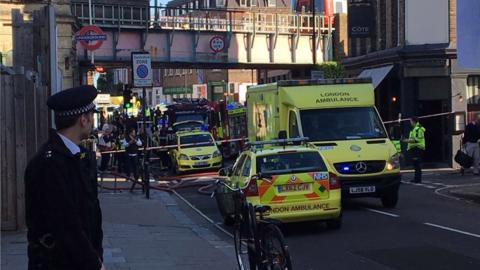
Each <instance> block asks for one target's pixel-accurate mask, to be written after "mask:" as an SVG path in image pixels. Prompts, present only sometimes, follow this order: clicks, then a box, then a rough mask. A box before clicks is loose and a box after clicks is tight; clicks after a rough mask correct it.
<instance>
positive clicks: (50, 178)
mask: <svg viewBox="0 0 480 270" xmlns="http://www.w3.org/2000/svg"><path fill="white" fill-rule="evenodd" d="M62 92H66V93H63V94H62ZM62 92H60V93H58V94H56V95H54V96H52V97H50V99H49V101H48V103H47V104H48V105H49V107H50V108H52V109H54V110H55V113H56V114H59V115H78V114H81V113H85V112H88V111H91V110H94V108H95V106H94V105H93V106H92V104H93V103H92V101H93V99H94V98H95V96H96V89H95V88H93V87H79V88H73V89H68V90H65V91H62ZM72 98H76V99H72ZM59 102H60V103H61V104H62V105H59V104H60V103H59ZM59 108H61V109H59ZM80 150H81V151H80V153H78V154H76V155H73V154H72V152H71V151H70V150H69V149H68V148H67V146H66V145H65V143H64V142H63V140H62V139H61V137H60V136H59V135H58V134H57V132H56V131H55V130H52V131H51V132H50V136H49V140H48V141H47V142H46V143H45V144H44V145H43V146H42V147H41V149H40V151H39V152H38V153H37V154H36V155H35V156H34V157H33V159H32V160H31V161H30V162H29V164H28V166H27V169H26V171H25V201H26V221H27V228H28V234H27V238H28V258H29V262H28V268H29V269H30V270H33V269H35V270H37V269H38V270H40V269H69V270H70V269H72V270H74V269H83V270H90V269H92V270H93V269H95V270H98V269H100V268H101V265H102V260H103V249H102V240H103V232H102V216H101V210H100V204H99V201H98V197H97V195H98V194H97V171H96V161H95V154H94V153H93V152H91V151H88V150H87V149H84V148H82V147H80Z"/></svg>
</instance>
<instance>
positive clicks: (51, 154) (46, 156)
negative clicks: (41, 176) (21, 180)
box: [43, 150, 53, 158]
mask: <svg viewBox="0 0 480 270" xmlns="http://www.w3.org/2000/svg"><path fill="white" fill-rule="evenodd" d="M43 156H44V157H45V158H51V157H52V156H53V151H52V150H46V151H45V152H44V153H43Z"/></svg>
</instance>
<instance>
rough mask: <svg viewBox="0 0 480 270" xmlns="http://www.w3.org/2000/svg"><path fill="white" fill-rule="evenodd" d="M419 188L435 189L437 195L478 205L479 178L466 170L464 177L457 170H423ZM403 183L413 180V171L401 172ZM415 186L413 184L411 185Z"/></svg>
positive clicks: (479, 192)
mask: <svg viewBox="0 0 480 270" xmlns="http://www.w3.org/2000/svg"><path fill="white" fill-rule="evenodd" d="M423 174H424V177H423V181H422V183H421V184H418V185H420V186H425V187H428V188H433V187H435V189H436V192H437V193H438V194H443V195H445V196H450V197H453V198H457V199H461V200H466V201H469V202H472V203H478V204H480V176H479V175H474V174H473V172H472V171H471V170H467V171H466V172H465V173H464V175H462V174H461V173H460V171H459V170H453V169H448V170H438V169H437V170H435V169H433V170H424V172H423ZM403 176H404V177H403V182H404V183H408V182H409V181H410V180H411V179H413V171H411V170H408V171H404V172H403ZM413 185H415V184H413Z"/></svg>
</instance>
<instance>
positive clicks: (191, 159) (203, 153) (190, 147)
mask: <svg viewBox="0 0 480 270" xmlns="http://www.w3.org/2000/svg"><path fill="white" fill-rule="evenodd" d="M176 140H177V147H176V148H174V149H172V150H171V151H170V155H171V158H172V164H173V166H172V168H174V170H175V172H176V173H177V174H180V173H184V172H187V171H195V170H208V169H219V168H220V167H222V154H221V152H220V150H219V149H218V147H217V144H216V142H215V140H214V139H213V136H212V134H210V132H207V131H199V130H185V131H178V132H177V133H176Z"/></svg>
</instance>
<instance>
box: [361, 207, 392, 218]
mask: <svg viewBox="0 0 480 270" xmlns="http://www.w3.org/2000/svg"><path fill="white" fill-rule="evenodd" d="M364 209H365V210H367V211H370V212H374V213H377V214H382V215H385V216H389V217H396V218H397V217H400V216H399V215H396V214H392V213H388V212H383V211H380V210H375V209H371V208H364Z"/></svg>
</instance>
